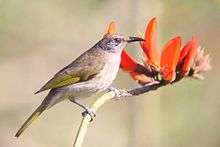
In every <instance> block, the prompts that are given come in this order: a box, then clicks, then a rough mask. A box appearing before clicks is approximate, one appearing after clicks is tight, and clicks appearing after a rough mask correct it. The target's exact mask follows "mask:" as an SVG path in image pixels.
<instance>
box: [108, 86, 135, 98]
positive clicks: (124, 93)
mask: <svg viewBox="0 0 220 147" xmlns="http://www.w3.org/2000/svg"><path fill="white" fill-rule="evenodd" d="M108 91H113V92H114V93H115V97H114V98H113V100H119V99H120V98H121V97H126V96H131V94H129V93H128V92H127V91H126V90H123V89H117V88H115V87H113V86H110V87H109V88H108Z"/></svg>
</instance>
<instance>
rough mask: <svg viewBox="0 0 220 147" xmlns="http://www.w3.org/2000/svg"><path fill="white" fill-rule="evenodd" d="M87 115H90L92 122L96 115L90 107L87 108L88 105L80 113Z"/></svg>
mask: <svg viewBox="0 0 220 147" xmlns="http://www.w3.org/2000/svg"><path fill="white" fill-rule="evenodd" d="M87 114H88V115H89V116H90V118H91V119H90V122H92V121H93V120H94V118H95V117H96V114H95V112H94V111H93V110H92V109H91V108H88V107H85V111H84V112H83V113H82V116H83V117H86V115H87Z"/></svg>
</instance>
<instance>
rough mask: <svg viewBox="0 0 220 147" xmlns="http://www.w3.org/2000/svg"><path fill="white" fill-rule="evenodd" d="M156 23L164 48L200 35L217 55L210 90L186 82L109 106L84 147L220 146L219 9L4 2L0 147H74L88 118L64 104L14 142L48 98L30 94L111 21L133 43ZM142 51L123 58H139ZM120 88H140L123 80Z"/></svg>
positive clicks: (119, 1) (92, 1)
mask: <svg viewBox="0 0 220 147" xmlns="http://www.w3.org/2000/svg"><path fill="white" fill-rule="evenodd" d="M154 16H155V17H157V20H158V29H159V30H158V34H159V45H160V46H162V45H163V44H164V43H165V42H166V41H167V40H168V39H170V38H172V37H174V36H176V35H181V36H182V37H183V40H184V42H186V41H187V40H189V39H190V38H191V36H192V35H195V36H197V37H198V38H199V40H200V44H201V45H202V46H204V47H205V48H206V51H207V52H208V53H210V55H211V58H212V66H213V69H212V71H210V72H208V73H207V74H206V76H205V77H206V78H205V80H204V81H196V80H189V79H186V80H183V81H181V82H179V83H177V84H175V85H171V86H166V87H164V88H161V89H159V90H157V91H154V92H150V93H146V94H144V95H141V96H139V97H133V98H128V99H126V100H121V101H113V102H109V103H107V104H105V106H104V107H103V108H102V109H100V111H99V112H98V114H97V117H96V119H95V121H94V122H93V123H92V124H91V125H90V127H89V130H88V134H87V136H86V139H85V142H84V144H83V146H84V147H88V146H89V147H96V146H109V147H146V146H150V147H177V146H178V147H183V146H187V147H195V146H199V147H210V146H212V147H219V146H220V117H219V114H220V95H219V93H218V92H219V82H220V77H219V75H220V65H219V62H220V58H219V57H218V56H219V55H220V44H219V38H220V1H219V0H209V1H208V0H193V1H192V0H135V1H134V0H82V1H79V0H0V81H1V84H0V92H1V93H0V146H1V147H15V146H16V147H24V146H30V147H61V146H63V147H64V146H65V147H70V146H72V144H73V140H74V137H75V135H76V131H77V129H78V126H79V123H80V120H81V111H82V110H81V109H79V108H78V107H77V106H75V105H73V104H72V103H70V102H68V101H66V102H63V103H61V104H58V105H56V106H55V107H54V108H52V109H50V110H49V111H47V112H46V113H44V114H43V115H42V116H41V117H40V119H38V120H37V121H36V122H34V123H33V124H32V125H31V127H30V128H28V129H27V130H26V132H24V134H22V136H21V137H20V138H19V139H16V138H14V137H13V136H14V134H15V132H16V131H17V129H18V128H19V127H20V126H21V124H22V123H23V122H24V120H25V119H26V118H27V117H28V116H29V115H30V114H31V113H32V112H33V111H34V109H35V108H36V107H37V106H38V104H40V102H41V101H42V99H43V98H44V96H45V95H46V92H45V93H42V94H39V95H34V94H33V93H34V92H35V91H36V90H38V89H39V88H40V87H41V86H42V85H43V84H44V83H45V82H46V81H47V80H48V79H49V78H51V77H52V76H53V74H55V73H56V72H57V71H58V70H59V69H61V68H62V67H63V66H65V65H66V64H68V63H69V62H71V61H72V60H73V59H75V58H76V57H77V56H79V55H80V54H81V53H82V52H84V51H85V50H86V49H88V48H89V47H91V46H92V45H93V44H94V43H96V42H97V41H98V40H99V39H100V38H101V37H102V35H103V33H104V32H105V30H106V27H107V25H108V23H109V22H110V21H111V20H115V21H116V22H117V25H118V32H120V33H122V34H125V35H133V34H135V33H136V32H137V31H144V29H145V25H146V22H147V21H149V20H150V19H151V18H152V17H154ZM138 48H139V47H138V46H137V44H135V45H130V46H129V47H128V48H127V50H128V51H129V52H130V53H133V55H134V56H136V57H140V56H141V54H140V52H139V51H140V50H139V49H138ZM114 85H115V86H117V87H120V88H128V87H132V86H137V85H136V84H135V83H134V82H133V81H132V80H131V79H130V77H128V75H127V74H125V73H123V72H122V71H120V73H119V75H118V77H117V79H116V81H115V83H114ZM95 98H96V97H95V96H94V97H93V98H91V99H87V100H84V101H83V102H84V103H87V104H88V105H89V104H91V103H92V102H93V101H94V100H95Z"/></svg>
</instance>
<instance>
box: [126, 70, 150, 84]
mask: <svg viewBox="0 0 220 147" xmlns="http://www.w3.org/2000/svg"><path fill="white" fill-rule="evenodd" d="M130 75H131V77H132V78H133V79H134V80H135V81H137V82H138V83H139V84H142V85H145V84H147V83H150V82H152V79H151V78H150V77H147V76H146V75H144V74H139V73H137V72H130Z"/></svg>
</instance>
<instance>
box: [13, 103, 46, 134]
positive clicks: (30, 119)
mask: <svg viewBox="0 0 220 147" xmlns="http://www.w3.org/2000/svg"><path fill="white" fill-rule="evenodd" d="M45 109H46V107H45V105H43V104H41V105H40V106H39V107H38V108H37V109H36V110H35V111H34V112H33V113H32V114H31V116H30V117H29V118H28V119H27V120H26V121H25V122H24V124H23V125H22V126H21V128H20V129H19V130H18V132H17V133H16V134H15V137H19V136H20V135H21V133H22V132H23V131H24V130H25V129H26V128H27V127H28V126H29V125H30V124H31V123H32V122H33V121H34V120H35V119H37V118H38V117H39V116H40V115H41V113H42V112H43V111H44V110H45Z"/></svg>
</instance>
